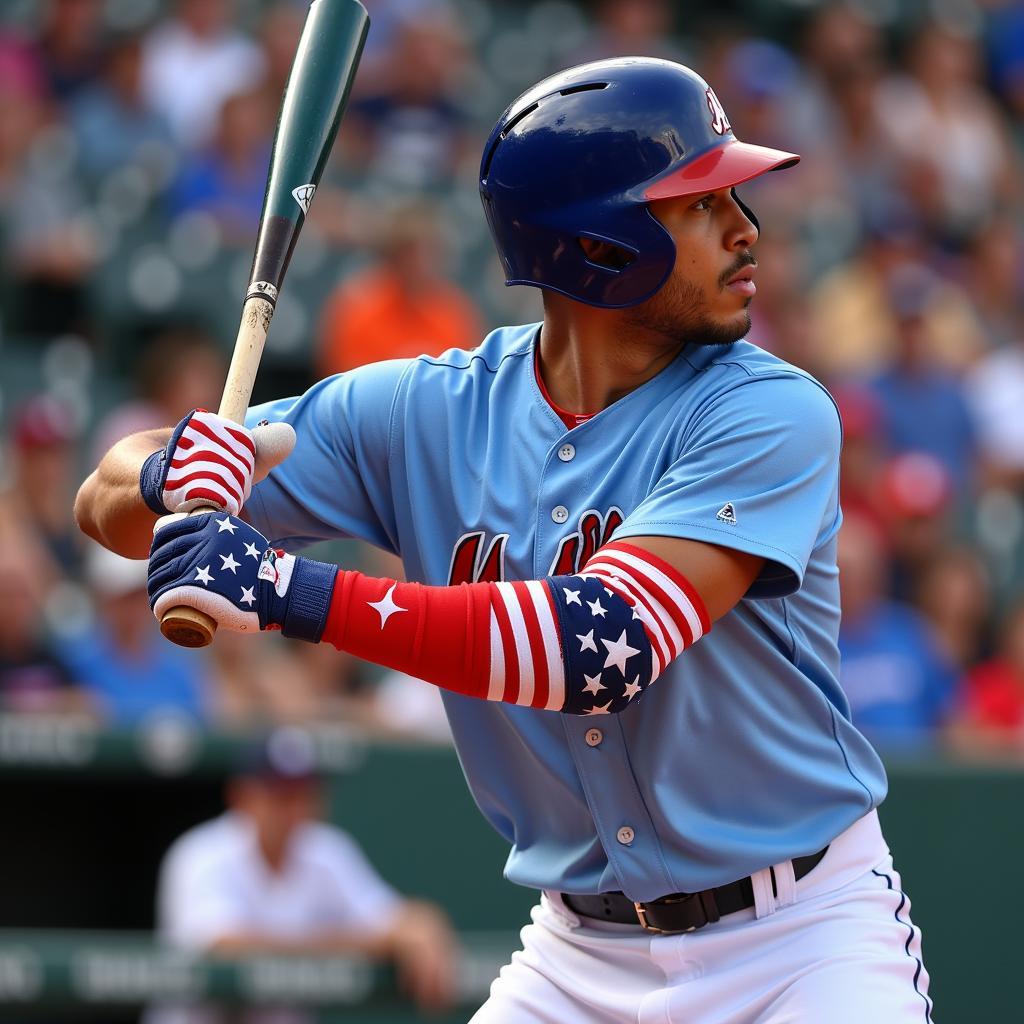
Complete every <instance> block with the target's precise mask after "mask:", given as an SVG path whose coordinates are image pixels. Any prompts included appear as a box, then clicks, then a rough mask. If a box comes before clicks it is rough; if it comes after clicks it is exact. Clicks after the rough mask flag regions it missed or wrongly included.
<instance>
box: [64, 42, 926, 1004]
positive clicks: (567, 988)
mask: <svg viewBox="0 0 1024 1024" xmlns="http://www.w3.org/2000/svg"><path fill="white" fill-rule="evenodd" d="M797 160H798V157H797V156H795V155H794V154H791V153H784V152H779V151H776V150H770V149H765V148H763V147H758V146H752V145H748V144H745V143H743V142H740V141H738V140H737V139H736V137H735V135H734V133H733V131H732V129H731V126H730V124H729V119H728V117H727V115H726V112H725V111H724V110H723V108H722V105H721V103H720V102H719V101H718V99H717V97H716V96H715V93H714V92H713V90H712V89H711V88H710V87H709V86H708V84H707V83H706V82H704V81H703V80H702V79H701V78H700V77H699V76H697V75H696V74H694V73H693V72H692V71H690V70H689V69H687V68H685V67H682V66H680V65H678V64H674V63H671V62H667V61H661V60H653V59H646V58H622V59H616V60H609V61H601V62H597V63H592V64H587V65H583V66H581V67H577V68H573V69H571V70H569V71H565V72H563V73H561V74H558V75H556V76H554V77H552V78H548V79H546V80H545V81H543V82H541V83H540V84H538V85H537V86H535V87H534V88H532V89H530V90H529V91H528V92H526V93H525V94H524V95H522V96H521V97H519V99H517V100H516V101H515V102H514V103H513V104H512V105H511V106H510V107H509V108H508V110H506V111H505V113H504V114H503V115H502V117H501V118H500V120H499V122H498V124H497V125H496V126H495V128H494V131H493V132H492V133H491V136H490V138H489V139H488V141H487V144H486V146H485V149H484V153H483V159H482V163H481V169H480V191H481V195H482V198H483V204H484V210H485V213H486V215H487V220H488V223H489V225H490V228H491V231H492V234H493V236H494V240H495V242H496V244H497V247H498V251H499V253H500V255H501V259H502V262H503V265H504V268H505V271H506V276H507V281H508V283H509V284H528V285H533V286H536V287H539V288H541V289H542V291H543V297H544V320H543V323H541V324H530V325H526V326H517V327H505V328H501V329H499V330H496V331H493V332H492V333H491V334H489V335H488V336H487V337H486V338H485V339H484V340H483V342H482V344H481V345H480V346H479V347H478V348H475V349H473V350H471V351H454V350H453V351H450V352H447V353H445V354H444V355H442V356H441V357H439V358H426V357H421V358H418V359H411V360H396V361H392V362H384V363H378V364H375V365H370V366H365V367H362V368H360V369H357V370H355V371H353V372H351V373H347V374H344V375H342V376H338V377H333V378H329V379H327V380H324V381H322V382H320V383H319V384H317V385H316V386H314V387H313V388H312V389H310V391H308V392H307V393H306V394H305V395H303V396H302V397H301V398H298V399H291V400H286V401H280V402H274V403H271V404H269V405H266V406H262V407H260V408H256V409H253V410H252V411H251V416H250V423H253V424H254V423H258V422H260V421H264V420H265V421H270V423H271V426H270V427H262V428H259V429H261V430H263V431H267V430H271V429H277V430H283V429H286V428H284V427H281V426H280V424H282V423H283V424H288V425H290V426H291V427H292V428H294V431H295V434H296V435H297V438H298V441H297V445H296V448H295V452H294V454H293V455H291V457H290V458H288V459H287V460H286V461H284V462H283V463H282V464H281V465H279V466H278V467H277V468H276V469H274V470H273V471H272V472H270V474H269V476H267V477H266V478H265V479H263V480H262V481H261V482H259V483H257V484H256V485H255V486H253V483H252V481H253V465H254V462H255V461H256V460H255V456H256V455H258V454H259V453H260V452H261V450H262V448H264V447H266V445H263V444H262V442H260V440H259V438H258V437H255V438H254V435H253V434H252V433H250V432H248V431H247V430H244V429H242V428H240V427H236V426H233V425H231V424H229V423H227V422H226V421H219V420H218V419H217V418H216V417H213V416H210V415H209V414H207V413H201V412H196V413H193V414H190V415H189V416H187V417H185V419H184V420H183V421H182V423H181V424H179V426H178V428H177V429H176V430H175V431H174V432H173V434H171V436H170V437H169V438H168V436H167V432H164V433H163V434H145V435H136V436H135V437H133V438H129V439H127V440H126V441H124V442H121V443H120V444H119V445H118V446H115V448H113V449H112V450H111V452H110V453H108V455H107V456H105V458H104V460H103V461H102V462H101V464H100V466H99V467H98V470H97V472H96V473H95V474H94V475H93V476H92V477H91V478H90V480H88V481H87V482H86V484H85V485H83V489H82V492H81V495H80V498H79V504H78V511H79V517H80V520H81V522H82V524H83V526H84V528H85V529H86V530H87V531H88V532H90V533H92V534H93V535H94V536H97V537H99V538H100V539H103V540H105V541H106V542H107V543H111V544H115V545H116V546H117V547H118V548H119V550H121V551H123V552H124V553H126V554H135V555H136V556H138V555H140V554H141V553H142V551H143V550H144V544H145V541H144V538H145V536H146V534H147V532H148V531H149V530H150V529H151V527H152V525H153V522H154V518H155V516H156V515H161V516H166V513H167V512H174V513H183V512H185V511H187V510H188V509H189V507H190V506H191V505H192V504H193V503H194V502H199V501H209V500H216V501H217V502H218V503H219V505H220V507H221V508H222V509H223V510H224V511H223V512H221V513H214V514H205V515H197V516H192V517H186V516H184V515H180V514H179V515H176V516H172V517H166V518H164V519H163V520H162V522H161V524H160V528H159V529H158V530H157V532H156V534H155V538H154V540H153V546H152V552H151V557H150V597H151V601H152V604H153V607H154V611H155V613H156V614H157V615H158V616H159V615H161V614H162V613H163V612H164V611H165V610H166V609H167V608H169V607H172V606H175V605H179V604H182V603H185V604H189V605H192V606H193V607H196V608H199V609H200V610H203V611H205V612H206V613H207V614H209V615H211V616H213V617H214V618H215V619H216V620H217V622H218V623H219V625H220V628H222V629H236V630H242V631H248V632H257V631H258V630H262V629H276V628H279V629H282V630H283V631H284V633H285V634H286V635H289V636H294V637H302V638H304V639H306V640H309V641H312V642H328V643H331V644H334V645H335V646H336V647H338V648H340V649H342V650H345V651H349V652H351V653H352V654H355V655H358V656H359V657H362V658H367V659H370V660H372V661H376V662H378V663H380V664H382V665H386V666H388V667H390V668H394V669H398V670H401V671H405V672H408V673H409V674H411V675H415V676H418V677H420V678H422V679H425V680H427V681H428V682H430V683H433V684H435V685H437V686H439V687H441V688H442V690H443V695H444V700H445V705H446V709H447V713H448V717H449V720H450V722H451V726H452V731H453V734H454V737H455V742H456V744H457V746H458V751H459V756H460V758H461V761H462V764H463V767H464V769H465V774H466V778H467V781H468V784H469V786H470V788H471V790H472V792H473V795H474V797H475V799H476V801H477V803H478V805H479V806H480V809H481V810H482V812H483V813H484V815H485V816H486V817H487V819H488V821H490V822H491V824H492V825H493V826H494V827H495V828H496V829H497V830H498V831H499V832H500V833H501V834H502V836H504V837H505V838H506V839H507V841H508V842H509V844H510V846H511V852H510V854H509V858H508V862H507V865H506V869H505V873H506V876H507V877H508V878H509V879H510V880H511V881H513V882H516V883H518V884H520V885H525V886H529V887H532V888H535V889H538V890H541V893H542V895H541V897H540V900H539V903H538V906H537V907H536V908H535V910H534V912H533V923H532V924H531V925H529V926H527V927H526V928H525V929H524V931H523V933H522V937H523V949H522V951H520V952H517V953H516V954H515V955H514V956H513V958H512V962H511V963H510V964H509V965H508V966H506V967H505V968H504V969H503V970H502V972H501V976H500V977H499V978H498V979H497V980H496V981H495V982H494V985H493V987H492V990H491V997H490V999H489V1000H488V1002H487V1003H486V1004H485V1005H484V1006H483V1007H482V1008H481V1009H480V1010H479V1011H478V1013H477V1015H476V1016H475V1017H474V1018H473V1020H474V1021H475V1022H476V1024H498V1022H500V1024H508V1022H516V1024H531V1022H550V1024H556V1022H557V1024H577V1022H578V1024H584V1022H587V1024H593V1022H602V1024H603V1022H607V1024H612V1022H615V1024H625V1022H643V1024H646V1022H654V1021H658V1022H663V1021H680V1022H686V1024H782V1022H783V1021H786V1022H789V1021H801V1022H815V1024H818V1022H822V1021H828V1022H829V1024H863V1022H864V1021H867V1020H875V1021H880V1022H881V1021H884V1022H886V1024H903V1022H908V1024H909V1022H911V1021H913V1022H921V1021H928V1020H930V1013H931V1004H930V1001H929V999H928V975H927V972H926V971H925V969H924V967H923V965H922V961H921V950H920V934H919V932H918V930H917V929H916V928H915V926H914V925H913V924H912V923H911V920H910V917H909V915H908V911H909V902H908V900H907V897H906V895H905V894H904V893H903V891H902V888H901V882H900V878H899V875H898V874H897V873H896V872H895V871H894V869H893V866H892V862H891V859H890V857H889V853H888V850H887V848H886V845H885V842H884V840H883V838H882V835H881V832H880V829H879V824H878V819H877V815H876V811H875V808H876V807H877V805H878V804H879V803H880V802H881V800H882V799H883V798H884V796H885V789H886V782H885V776H884V772H883V769H882V766H881V764H880V762H879V759H878V757H877V756H876V754H875V753H874V751H873V750H872V748H871V747H870V745H869V744H868V743H867V741H866V740H865V739H864V738H863V737H862V736H861V735H860V733H858V732H857V730H856V729H855V728H854V727H853V726H852V725H851V723H850V720H849V712H848V706H847V702H846V699H845V697H844V696H843V693H842V691H841V690H840V688H839V685H838V682H837V677H838V669H839V665H838V655H837V650H836V635H837V630H838V623H839V598H838V580H837V572H836V563H835V547H836V533H837V531H838V529H839V524H840V518H841V516H840V511H839V506H838V501H837V482H838V481H837V476H838V468H837V463H838V455H839V446H840V425H839V418H838V414H837V412H836V409H835V407H834V405H833V402H832V400H831V398H830V397H829V395H828V394H827V392H826V391H825V390H824V389H823V388H822V387H821V386H820V385H819V384H818V383H817V382H816V381H814V380H813V379H812V378H811V377H809V376H808V375H807V374H806V373H804V372H802V371H801V370H798V369H796V368H795V367H793V366H790V365H787V364H786V363H784V362H782V361H780V360H779V359H777V358H775V357H773V356H771V355H769V354H767V353H765V352H763V351H761V350H759V349H758V348H756V347H755V346H753V345H751V344H748V343H747V342H745V341H743V340H742V339H743V337H744V335H745V334H746V333H747V331H748V329H749V323H750V321H749V316H748V307H749V304H750V302H751V299H752V298H753V296H754V293H755V291H756V288H755V283H754V277H755V273H756V267H757V262H756V260H755V258H754V256H753V255H752V249H753V246H754V244H755V242H756V241H757V238H758V226H757V221H756V219H755V217H754V215H753V213H752V212H751V211H750V210H749V209H747V208H746V206H744V204H743V203H742V201H741V200H740V198H739V197H738V195H737V193H736V191H735V187H736V186H738V185H740V184H742V183H743V182H745V181H748V180H750V179H752V178H754V177H756V176H758V175H760V174H763V173H765V172H768V171H774V170H779V169H782V168H786V167H789V166H791V165H793V164H795V163H796V162H797ZM257 433H258V431H257ZM250 488H251V495H249V490H250ZM243 502H244V505H245V514H244V518H240V517H239V515H238V513H239V510H240V507H241V506H242V504H243ZM338 536H349V537H358V538H361V539H363V540H365V541H369V542H370V543H372V544H375V545H378V546H379V547H381V548H384V549H385V550H387V551H391V552H395V553H398V554H400V555H401V557H402V560H403V562H404V566H405V572H406V574H407V578H408V579H409V580H410V581H414V582H408V583H401V582H396V581H394V580H388V579H372V578H367V577H365V576H362V575H360V574H359V573H356V572H351V571H346V570H344V569H339V568H338V567H337V566H334V565H326V564H323V563H320V562H315V561H311V560H309V559H305V558H302V557H297V556H295V555H293V554H292V553H290V552H291V551H292V550H293V549H294V548H295V547H296V546H297V545H301V544H303V543H305V542H308V541H311V540H314V539H319V538H327V537H338Z"/></svg>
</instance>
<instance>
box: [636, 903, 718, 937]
mask: <svg viewBox="0 0 1024 1024" xmlns="http://www.w3.org/2000/svg"><path fill="white" fill-rule="evenodd" d="M673 902H676V903H682V902H683V901H682V900H675V901H673ZM633 908H634V909H635V910H636V916H637V920H638V921H639V922H640V927H641V928H643V930H644V931H645V932H650V933H651V934H652V935H685V934H686V933H687V932H695V931H696V930H697V929H698V928H700V927H701V926H700V925H697V924H691V925H690V927H689V928H659V927H657V925H653V924H651V923H650V921H648V920H647V905H646V904H645V903H636V902H634V903H633Z"/></svg>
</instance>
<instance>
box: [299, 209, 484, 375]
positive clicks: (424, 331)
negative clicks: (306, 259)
mask: <svg viewBox="0 0 1024 1024" xmlns="http://www.w3.org/2000/svg"><path fill="white" fill-rule="evenodd" d="M442 239H443V236H442V233H441V231H440V229H439V226H438V223H437V219H436V216H435V213H434V211H433V209H432V208H431V207H429V206H427V205H425V204H423V203H417V204H413V205H406V206H403V207H400V208H399V209H397V210H396V211H394V212H393V213H392V214H391V216H390V217H389V218H388V220H387V223H386V225H385V228H384V231H383V232H382V240H381V243H380V247H379V257H378V260H377V262H376V263H374V264H372V265H371V266H370V267H368V268H367V269H366V270H364V271H362V272H361V273H359V274H356V275H355V276H354V277H352V278H350V279H349V280H348V281H346V282H345V283H344V284H342V285H340V286H339V287H338V288H337V289H335V291H334V292H333V293H332V295H331V296H330V297H329V298H328V300H327V302H326V304H325V306H324V313H323V318H322V321H321V326H320V344H319V349H318V353H317V370H318V372H319V373H320V375H321V376H327V375H329V374H332V373H340V372H342V371H344V370H350V369H352V368H353V367H356V366H362V365H363V364H365V363H373V362H377V361H379V360H382V359H401V358H405V357H410V356H418V355H439V354H440V353H441V352H443V351H444V350H445V349H448V348H452V347H454V346H464V347H466V346H469V345H470V344H471V343H472V339H475V338H478V337H479V336H480V317H479V314H478V313H477V310H476V308H475V307H474V305H473V303H472V302H471V300H470V299H469V297H468V296H467V295H466V294H465V293H464V292H463V291H462V290H461V289H460V288H459V287H458V286H456V285H454V284H452V283H451V282H450V281H448V280H446V279H445V278H444V276H443V275H442V267H443V264H444V258H443V256H440V257H439V250H441V249H443V240H442Z"/></svg>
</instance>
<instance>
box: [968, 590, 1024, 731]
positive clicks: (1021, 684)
mask: <svg viewBox="0 0 1024 1024" xmlns="http://www.w3.org/2000/svg"><path fill="white" fill-rule="evenodd" d="M963 705H964V706H963V717H962V721H961V722H960V728H959V729H958V735H959V739H960V740H961V742H962V743H963V744H964V745H966V746H969V747H974V748H978V747H980V748H986V747H988V748H993V747H994V748H996V749H1005V748H1007V747H1010V748H1015V749H1017V750H1020V749H1021V748H1022V747H1024V601H1022V600H1020V599H1018V600H1017V602H1016V603H1015V604H1014V605H1012V606H1011V607H1010V610H1009V611H1008V612H1007V613H1006V615H1005V617H1004V619H1003V622H1002V627H1001V629H1000V634H999V645H998V650H997V651H996V655H995V657H994V658H992V659H990V660H989V661H985V662H982V663H981V664H980V665H977V666H976V667H975V668H973V669H972V670H971V671H970V672H968V673H967V678H966V680H965V685H964V700H963Z"/></svg>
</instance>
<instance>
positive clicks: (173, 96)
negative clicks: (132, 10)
mask: <svg viewBox="0 0 1024 1024" xmlns="http://www.w3.org/2000/svg"><path fill="white" fill-rule="evenodd" d="M234 6H235V4H234V2H233V0H177V3H176V4H175V13H174V15H173V16H171V17H170V18H167V19H166V20H165V21H163V22H162V23H161V24H159V25H158V26H157V27H156V28H155V29H153V30H152V31H151V32H150V34H149V36H148V37H147V40H146V45H145V48H144V50H143V64H142V82H143V91H144V93H145V96H146V99H147V101H148V102H149V104H150V106H151V107H152V108H153V109H154V110H156V111H159V112H160V113H161V114H163V116H164V117H165V118H166V119H167V121H168V123H169V124H170V125H171V129H172V130H173V132H174V136H175V139H176V140H177V141H178V142H179V143H180V144H181V145H182V146H185V147H187V148H199V147H201V146H203V145H205V144H206V143H207V142H209V141H210V140H211V139H212V138H213V135H214V132H215V130H216V126H217V120H218V118H219V117H220V108H221V106H222V105H223V103H224V101H225V100H227V98H228V97H229V96H234V95H237V94H238V93H241V92H245V91H247V90H249V89H254V88H256V87H257V86H258V85H259V84H260V81H261V80H262V77H263V56H262V54H261V53H260V50H259V47H258V46H257V45H256V44H255V43H254V42H253V41H252V40H251V39H249V38H247V37H246V36H244V35H243V34H242V33H241V32H239V31H238V30H237V29H236V28H235V27H234V26H233V24H232V14H233V9H234Z"/></svg>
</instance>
